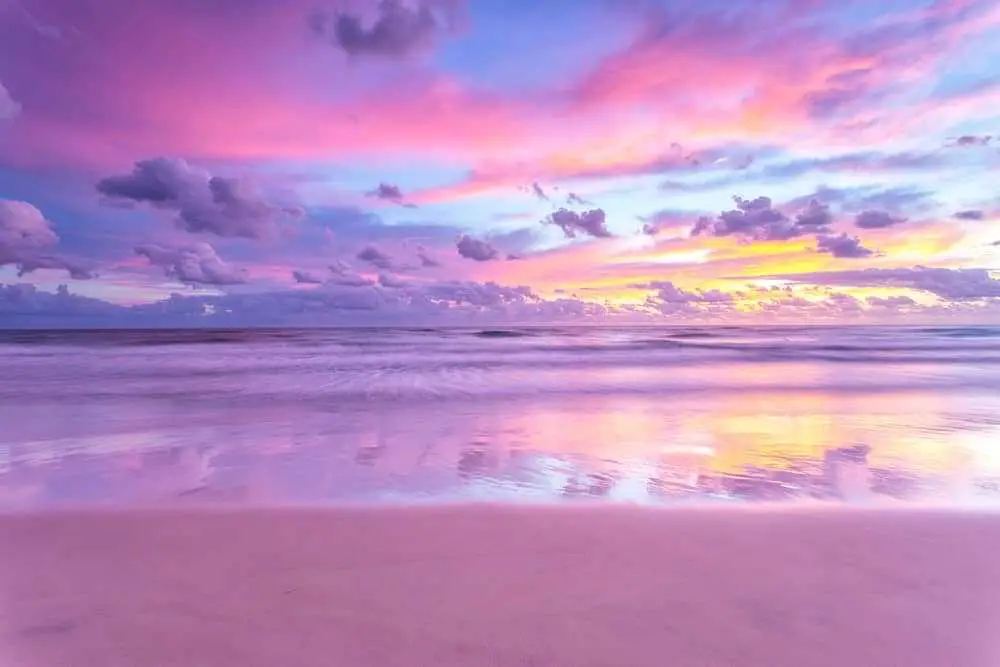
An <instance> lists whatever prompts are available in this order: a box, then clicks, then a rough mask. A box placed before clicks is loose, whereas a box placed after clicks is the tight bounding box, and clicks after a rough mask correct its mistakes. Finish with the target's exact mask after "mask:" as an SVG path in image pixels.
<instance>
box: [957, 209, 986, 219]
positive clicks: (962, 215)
mask: <svg viewBox="0 0 1000 667" xmlns="http://www.w3.org/2000/svg"><path fill="white" fill-rule="evenodd" d="M952 217H953V218H955V219H956V220H983V219H984V218H986V211H981V210H979V209H969V210H966V211H958V212H956V213H955V214H954V215H953V216H952Z"/></svg>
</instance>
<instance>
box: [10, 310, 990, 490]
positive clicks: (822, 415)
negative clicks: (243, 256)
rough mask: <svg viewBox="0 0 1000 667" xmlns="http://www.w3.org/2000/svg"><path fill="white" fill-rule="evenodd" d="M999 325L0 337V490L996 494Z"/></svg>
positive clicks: (112, 333) (122, 333)
mask: <svg viewBox="0 0 1000 667" xmlns="http://www.w3.org/2000/svg"><path fill="white" fill-rule="evenodd" d="M998 482H1000V328H989V327H966V328H949V327H938V328H934V327H922V328H917V327H914V328H899V327H893V328H888V327H887V328H876V327H841V328H805V327H803V328H790V327H784V328H779V327H773V328H753V327H687V328H631V329H618V328H565V329H561V328H560V329H542V328H530V329H504V330H472V329H469V330H462V329H419V330H417V329H367V330H363V329H338V330H252V331H103V332H0V508H5V509H24V508H39V507H46V506H53V505H61V504H80V503H83V504H92V503H101V504H122V505H124V504H146V503H154V504H160V503H191V502H199V503H200V502H219V503H240V502H245V503H254V504H261V503H266V504H281V503H339V502H400V501H402V502H421V501H438V500H456V499H464V500H479V499H482V500H498V499H505V500H525V501H551V500H555V499H565V500H567V501H569V500H572V501H573V502H582V501H584V500H586V499H600V500H604V501H610V502H615V501H618V502H622V501H624V502H642V503H667V502H691V501H706V500H711V501H719V502H724V501H730V502H733V501H736V502H739V501H751V500H771V501H774V500H782V501H788V502H802V501H807V500H811V499H814V498H823V499H840V500H844V499H846V500H851V501H854V500H859V501H870V500H873V499H874V500H893V501H895V500H904V501H928V500H929V501H934V502H944V503H967V502H974V503H994V502H1000V494H998V492H997V489H998V488H1000V484H998Z"/></svg>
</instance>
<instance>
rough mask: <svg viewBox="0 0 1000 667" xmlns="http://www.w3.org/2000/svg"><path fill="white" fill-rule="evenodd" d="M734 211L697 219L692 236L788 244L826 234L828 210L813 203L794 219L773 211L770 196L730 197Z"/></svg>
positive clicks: (815, 202)
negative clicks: (812, 235) (790, 241)
mask: <svg viewBox="0 0 1000 667" xmlns="http://www.w3.org/2000/svg"><path fill="white" fill-rule="evenodd" d="M733 200H734V201H735V202H736V208H734V209H731V210H729V211H723V212H722V213H720V214H719V215H718V216H717V217H716V218H714V219H713V218H708V217H702V218H699V219H698V221H697V222H696V223H695V225H694V227H693V228H692V229H691V234H692V236H699V235H701V234H705V235H708V236H739V237H742V238H746V239H752V240H755V241H787V240H788V239H793V238H797V237H799V236H805V235H808V234H821V233H824V232H826V231H827V225H828V224H829V222H830V221H831V219H832V218H831V216H830V212H829V209H828V208H827V207H826V206H825V205H824V204H822V203H820V202H819V201H816V200H812V201H810V202H809V204H808V205H807V206H806V208H805V209H804V210H802V211H801V212H799V213H798V214H797V215H796V216H795V218H794V219H793V218H790V217H789V216H788V215H786V214H785V213H784V212H782V211H780V210H778V209H776V208H774V206H773V204H772V202H771V198H770V197H757V198H755V199H744V198H743V197H733Z"/></svg>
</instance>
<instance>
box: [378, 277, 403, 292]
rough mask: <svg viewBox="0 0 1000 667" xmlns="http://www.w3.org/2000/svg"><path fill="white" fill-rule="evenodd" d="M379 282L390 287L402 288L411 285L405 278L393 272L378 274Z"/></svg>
mask: <svg viewBox="0 0 1000 667" xmlns="http://www.w3.org/2000/svg"><path fill="white" fill-rule="evenodd" d="M378 284H379V285H381V286H382V287H388V288H389V289H402V288H404V287H407V286H408V285H409V283H407V282H406V281H405V280H403V279H402V278H400V277H399V276H394V275H392V274H391V273H380V274H378Z"/></svg>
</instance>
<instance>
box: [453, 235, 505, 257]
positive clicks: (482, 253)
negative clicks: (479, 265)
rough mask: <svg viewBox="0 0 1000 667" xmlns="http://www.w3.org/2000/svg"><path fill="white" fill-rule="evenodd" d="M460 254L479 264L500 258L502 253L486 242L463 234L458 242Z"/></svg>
mask: <svg viewBox="0 0 1000 667" xmlns="http://www.w3.org/2000/svg"><path fill="white" fill-rule="evenodd" d="M455 245H456V247H457V248H458V254H459V255H461V256H462V257H465V258H466V259H473V260H475V261H477V262H489V261H492V260H495V259H499V258H500V251H499V250H497V249H496V248H494V247H493V246H492V245H490V244H489V243H487V242H486V241H481V240H479V239H476V238H472V237H471V236H468V235H466V234H463V235H462V236H460V237H459V238H458V241H457V242H456V244H455Z"/></svg>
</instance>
